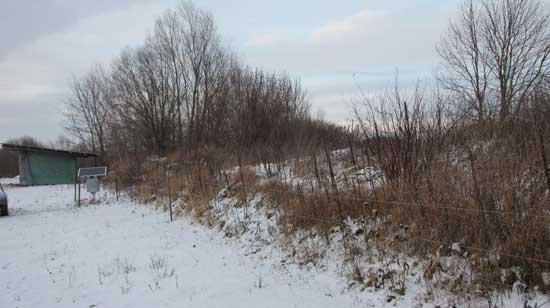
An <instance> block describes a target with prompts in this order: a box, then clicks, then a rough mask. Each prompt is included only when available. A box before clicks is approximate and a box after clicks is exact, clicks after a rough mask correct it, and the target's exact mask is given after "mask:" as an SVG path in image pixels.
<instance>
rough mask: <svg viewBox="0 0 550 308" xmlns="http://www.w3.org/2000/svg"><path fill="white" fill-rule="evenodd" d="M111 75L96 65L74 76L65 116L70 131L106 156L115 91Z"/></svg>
mask: <svg viewBox="0 0 550 308" xmlns="http://www.w3.org/2000/svg"><path fill="white" fill-rule="evenodd" d="M109 82H110V81H109V77H108V75H107V74H106V73H105V71H104V70H103V68H102V67H100V66H96V67H95V68H93V69H92V70H91V71H90V72H88V73H87V74H86V75H85V76H84V77H82V78H77V77H73V79H72V81H71V92H72V93H71V96H70V97H69V98H68V99H67V103H66V112H65V116H66V118H67V120H68V125H67V126H66V129H67V131H68V132H69V133H70V134H71V135H73V136H75V137H76V138H78V140H79V141H80V142H81V143H82V144H85V145H87V146H88V147H89V148H90V149H91V150H92V151H94V152H97V151H99V154H100V156H101V157H102V158H104V157H105V152H106V137H107V121H108V117H109V112H110V111H109V106H110V100H111V93H110V88H109Z"/></svg>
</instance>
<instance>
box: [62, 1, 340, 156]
mask: <svg viewBox="0 0 550 308" xmlns="http://www.w3.org/2000/svg"><path fill="white" fill-rule="evenodd" d="M71 89H72V95H71V96H70V97H69V98H68V100H67V104H66V105H67V112H66V116H67V120H68V125H67V129H68V131H69V132H70V133H71V134H72V135H73V136H75V137H77V138H78V140H79V142H80V143H81V144H84V145H86V146H87V147H88V149H89V150H90V151H94V152H98V153H100V155H101V157H103V158H108V159H122V158H128V157H130V158H139V157H143V156H146V155H150V154H158V155H162V156H164V155H166V154H168V153H170V152H174V151H182V150H185V151H191V150H193V149H197V148H200V147H204V146H214V147H219V148H223V149H226V150H228V151H229V152H230V153H233V154H235V155H237V154H239V155H240V154H243V155H244V154H246V153H247V152H249V151H250V150H251V149H254V148H259V147H262V146H265V147H269V148H270V149H272V150H273V151H275V153H276V152H278V151H280V150H281V149H284V148H289V147H296V146H297V145H300V144H303V142H309V141H310V140H312V137H314V135H316V134H317V130H318V129H319V130H332V129H336V128H335V127H333V126H331V125H328V124H326V123H324V122H322V121H314V120H312V118H311V117H310V115H309V105H308V101H307V99H306V93H305V91H304V90H303V89H302V87H301V85H300V83H299V82H298V81H295V80H292V79H291V78H290V77H288V76H286V75H284V74H271V73H267V72H264V71H262V70H259V69H253V68H250V67H248V66H245V65H243V64H242V63H241V61H240V60H239V59H238V57H237V56H236V55H235V54H234V53H233V52H232V51H231V50H230V49H229V48H228V47H227V46H226V44H224V41H223V40H222V38H221V37H220V36H219V34H218V32H217V29H216V26H215V23H214V19H213V17H212V15H211V14H210V13H209V12H207V11H204V10H202V9H199V8H197V7H195V6H193V4H192V3H191V2H187V1H183V2H181V3H180V5H179V6H178V7H177V8H176V9H175V10H168V11H167V12H166V13H164V15H162V16H161V17H160V18H158V19H157V21H156V24H155V28H154V31H153V32H152V33H151V34H150V35H149V36H148V37H147V39H146V40H145V42H144V43H143V44H142V45H141V46H139V47H137V48H127V49H125V50H124V51H123V52H122V53H121V55H120V56H119V57H118V58H117V59H115V60H114V61H113V63H112V65H111V67H109V68H108V69H106V68H102V67H95V68H93V69H91V70H90V71H89V72H88V73H87V74H86V75H84V76H79V77H75V78H74V79H73V80H72V82H71ZM245 150H247V151H245Z"/></svg>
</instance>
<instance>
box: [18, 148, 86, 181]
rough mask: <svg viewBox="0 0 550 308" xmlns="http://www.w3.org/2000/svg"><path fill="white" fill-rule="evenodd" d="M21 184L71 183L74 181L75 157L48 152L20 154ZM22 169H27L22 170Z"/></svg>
mask: <svg viewBox="0 0 550 308" xmlns="http://www.w3.org/2000/svg"><path fill="white" fill-rule="evenodd" d="M19 166H20V171H25V172H21V173H20V174H21V175H24V176H23V177H21V178H20V181H21V184H23V185H53V184H71V183H74V181H75V172H76V158H74V157H71V156H66V155H56V154H50V153H38V152H28V153H21V156H20V165H19ZM23 169H28V171H27V170H23Z"/></svg>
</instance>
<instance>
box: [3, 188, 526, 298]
mask: <svg viewBox="0 0 550 308" xmlns="http://www.w3.org/2000/svg"><path fill="white" fill-rule="evenodd" d="M6 191H7V193H8V195H9V198H10V216H8V217H2V218H0V230H2V232H0V290H2V291H1V292H0V307H19V308H25V307H60V308H63V307H98V308H101V307H136V308H140V307H434V306H436V305H441V303H447V304H448V303H449V301H448V300H447V299H445V298H443V299H442V300H438V301H433V303H432V302H430V303H429V304H423V302H424V300H423V297H422V292H423V290H425V287H424V286H422V285H420V284H417V283H414V282H412V281H408V282H407V286H406V287H407V294H406V295H405V296H404V297H403V298H399V299H395V300H392V301H391V302H389V303H388V302H387V301H386V299H387V296H388V295H390V294H389V293H388V292H387V291H386V290H373V289H367V290H364V291H363V290H360V289H359V288H353V287H350V286H349V281H346V279H345V278H344V277H343V275H342V273H341V272H338V270H337V269H336V268H337V267H338V266H337V264H341V263H340V261H339V260H336V259H337V258H338V257H337V256H336V255H335V254H333V253H331V252H330V251H329V252H328V253H327V256H326V258H323V259H322V260H323V261H322V262H323V264H321V266H314V265H312V264H306V265H305V266H299V265H298V264H296V263H293V262H292V260H290V256H288V254H287V252H286V251H285V250H284V249H282V247H281V245H280V242H281V241H280V238H279V237H280V235H279V233H280V231H279V230H278V229H277V224H276V221H277V218H276V217H275V216H273V213H270V212H269V211H270V209H269V208H266V207H261V206H260V205H261V203H262V200H263V198H261V196H256V197H255V199H253V200H250V204H251V206H250V208H248V209H246V212H243V211H245V209H243V208H242V207H241V208H232V207H231V206H230V205H231V203H232V202H233V201H234V200H232V199H231V198H221V197H220V199H219V200H218V204H215V205H214V206H215V207H217V208H218V209H219V215H221V217H220V218H225V219H227V221H226V222H225V224H224V226H218V227H217V228H212V229H208V228H207V227H205V226H203V225H200V224H198V223H195V222H193V221H192V220H191V218H179V219H178V220H176V221H175V222H173V223H170V222H169V216H168V214H167V213H165V212H162V211H157V210H155V209H154V208H153V207H152V206H150V205H143V204H138V203H136V202H134V201H131V200H129V199H128V198H123V199H121V201H116V200H114V198H113V196H111V195H110V194H109V193H105V192H102V193H100V195H99V199H100V200H101V203H100V204H93V205H90V204H87V205H83V206H82V207H80V208H78V207H75V206H74V202H73V201H74V200H73V198H74V191H73V187H72V186H70V185H67V186H65V185H60V186H41V187H17V186H8V187H6ZM85 204H86V202H85ZM224 211H229V213H228V215H225V216H223V215H222V214H223V212H224ZM268 214H269V215H268ZM268 217H270V218H268ZM231 219H233V221H232V220H231ZM244 219H246V220H247V225H248V227H247V228H245V229H244V230H238V226H239V225H241V226H243V224H242V222H243V220H244ZM222 231H223V232H222ZM231 233H233V234H234V235H231V236H230V235H229V234H231ZM236 234H240V235H239V236H235V235H236ZM317 244H319V242H315V241H312V240H311V239H310V238H308V237H306V240H305V241H304V242H303V245H313V246H314V245H317ZM521 300H522V297H520V296H515V297H512V299H509V298H507V299H506V304H504V302H503V305H502V306H503V307H516V306H521V305H523V303H522V302H521ZM441 306H447V305H441ZM474 307H475V306H474Z"/></svg>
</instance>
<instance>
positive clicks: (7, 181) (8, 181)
mask: <svg viewBox="0 0 550 308" xmlns="http://www.w3.org/2000/svg"><path fill="white" fill-rule="evenodd" d="M0 184H2V185H17V184H19V176H16V177H13V178H0Z"/></svg>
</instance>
